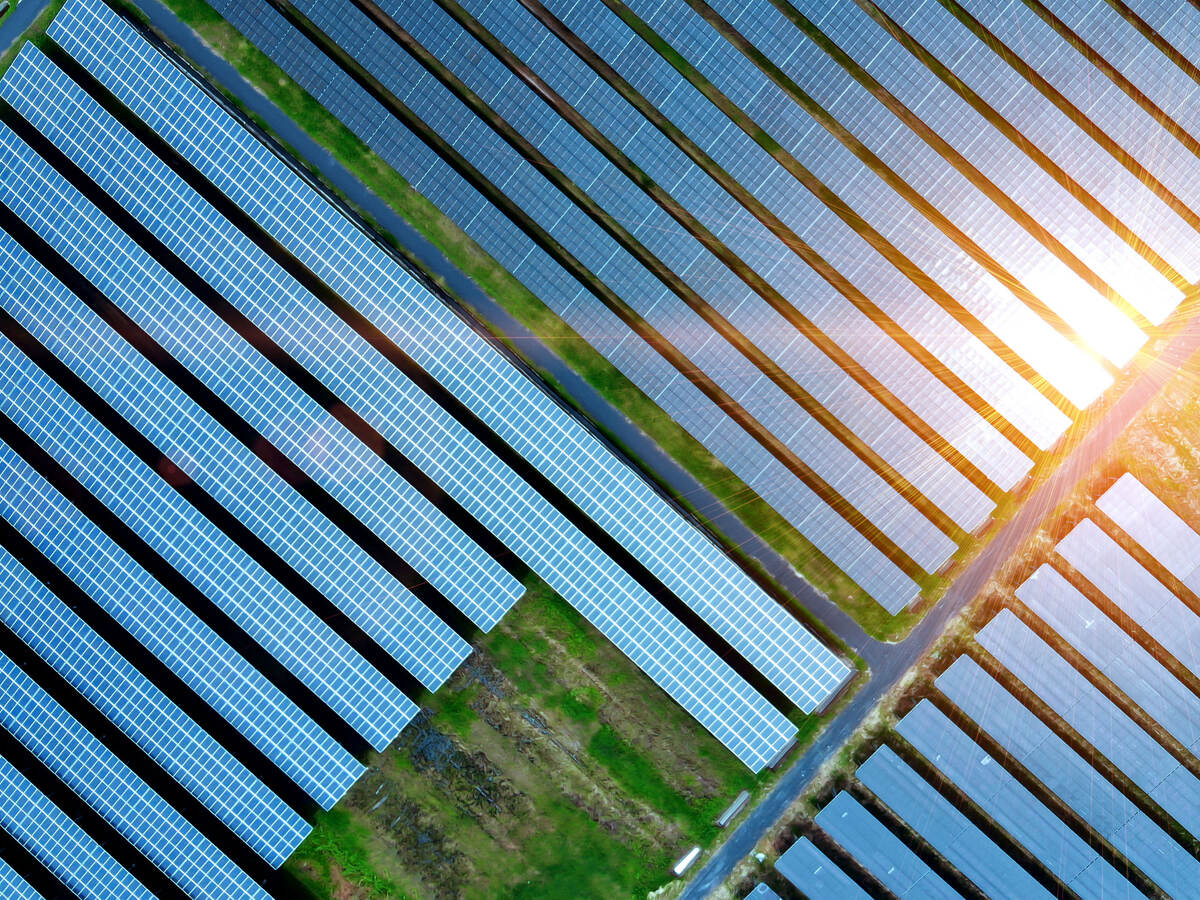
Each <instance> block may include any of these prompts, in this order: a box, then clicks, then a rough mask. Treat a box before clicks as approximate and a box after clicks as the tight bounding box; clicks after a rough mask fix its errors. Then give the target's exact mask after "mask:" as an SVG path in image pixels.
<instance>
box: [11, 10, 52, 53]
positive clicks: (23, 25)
mask: <svg viewBox="0 0 1200 900" xmlns="http://www.w3.org/2000/svg"><path fill="white" fill-rule="evenodd" d="M49 5H50V0H20V2H18V3H17V5H16V7H15V8H14V9H13V11H12V12H11V13H9V14H8V17H7V18H6V19H5V20H4V22H3V23H0V53H7V52H8V50H9V48H10V47H12V45H13V44H15V43H16V42H17V38H19V37H20V36H21V35H22V34H24V33H25V29H27V28H28V27H29V26H30V25H32V24H33V20H34V19H36V18H37V17H38V16H40V15H41V14H42V10H44V9H45V8H46V7H47V6H49Z"/></svg>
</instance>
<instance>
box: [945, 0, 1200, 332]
mask: <svg viewBox="0 0 1200 900" xmlns="http://www.w3.org/2000/svg"><path fill="white" fill-rule="evenodd" d="M1092 5H1093V6H1099V5H1100V4H1092ZM962 8H963V9H964V10H966V11H967V12H968V13H970V14H971V15H973V16H974V17H975V18H976V19H978V20H979V21H980V22H981V23H982V24H983V25H984V27H986V28H987V29H989V30H990V31H991V32H992V33H993V34H996V35H998V36H999V37H1000V38H1001V40H1003V41H1005V43H1006V44H1007V45H1008V47H1009V48H1010V49H1011V50H1012V51H1013V52H1015V53H1017V54H1018V55H1019V57H1020V58H1021V60H1022V62H1023V63H1024V64H1026V65H1028V66H1029V67H1030V68H1031V70H1032V71H1034V72H1036V73H1037V74H1038V75H1040V76H1041V77H1042V78H1044V79H1046V81H1047V82H1048V84H1049V85H1050V87H1051V88H1052V89H1053V90H1055V91H1058V93H1059V95H1060V96H1061V97H1062V98H1063V99H1064V100H1066V101H1067V102H1068V103H1070V104H1073V106H1074V108H1075V109H1076V110H1078V111H1079V113H1081V114H1082V115H1084V116H1087V117H1088V118H1089V119H1090V120H1091V121H1092V122H1094V123H1095V124H1096V125H1097V126H1099V128H1100V130H1101V131H1102V132H1103V133H1104V134H1105V135H1107V136H1108V137H1109V138H1111V139H1112V140H1113V141H1115V142H1116V143H1117V145H1119V146H1120V148H1121V150H1122V151H1124V152H1125V153H1127V154H1129V156H1130V157H1131V158H1132V159H1133V160H1136V162H1137V164H1139V165H1141V166H1143V167H1145V169H1146V171H1147V172H1148V173H1149V174H1150V176H1152V177H1154V178H1157V179H1158V180H1159V181H1160V182H1161V183H1162V185H1163V186H1164V187H1165V188H1166V189H1167V190H1169V191H1171V192H1172V193H1173V194H1174V195H1175V196H1176V197H1177V198H1178V199H1179V200H1180V201H1181V202H1182V203H1183V204H1185V205H1186V206H1189V207H1191V208H1192V209H1193V210H1194V209H1196V208H1198V205H1197V203H1198V201H1200V188H1198V187H1197V185H1196V179H1195V178H1194V177H1193V176H1194V171H1195V168H1194V167H1195V165H1196V158H1195V157H1194V156H1193V155H1192V153H1191V151H1190V150H1188V149H1187V148H1186V147H1184V145H1183V144H1181V143H1179V142H1178V141H1176V140H1174V139H1173V138H1171V136H1170V135H1169V134H1168V133H1167V132H1165V131H1164V130H1163V128H1162V125H1161V124H1160V123H1159V122H1158V121H1156V120H1155V118H1154V116H1152V115H1151V114H1150V113H1149V112H1147V111H1146V110H1144V109H1142V108H1141V107H1140V106H1138V104H1137V103H1136V102H1135V101H1134V100H1133V98H1132V97H1130V96H1129V95H1128V94H1126V93H1125V92H1124V91H1122V90H1121V88H1120V87H1118V86H1117V85H1116V84H1115V83H1113V82H1112V81H1110V80H1109V79H1108V78H1107V77H1106V76H1105V75H1104V74H1103V73H1102V72H1101V71H1100V70H1099V69H1098V68H1097V67H1096V66H1094V65H1092V64H1091V63H1090V62H1088V60H1087V59H1086V58H1085V57H1084V56H1083V54H1081V53H1079V52H1078V51H1077V50H1076V49H1075V48H1074V47H1072V46H1071V45H1070V44H1068V43H1067V42H1066V41H1065V40H1063V38H1062V36H1060V35H1059V34H1058V33H1057V32H1056V31H1055V30H1054V29H1052V28H1051V27H1050V25H1049V24H1048V23H1047V22H1045V21H1043V20H1042V19H1041V18H1040V17H1039V16H1038V15H1037V13H1035V12H1034V11H1033V10H1032V9H1030V8H1028V7H1026V6H1024V5H1023V4H1011V5H1000V4H993V3H981V2H979V0H968V2H966V3H964V4H962ZM1129 39H1131V40H1134V41H1138V42H1141V41H1142V39H1141V38H1138V37H1136V36H1135V35H1129ZM1160 68H1169V67H1167V66H1162V67H1160ZM1019 103H1020V101H1016V100H1015V101H1014V105H1019ZM1029 137H1031V138H1034V139H1035V140H1036V137H1035V136H1034V135H1032V134H1031V135H1029ZM1057 140H1062V135H1061V134H1060V135H1058V137H1057ZM1080 140H1082V136H1081V137H1080ZM1059 161H1060V162H1061V164H1062V165H1063V166H1064V168H1066V169H1067V171H1068V173H1069V174H1071V175H1073V176H1074V177H1075V178H1076V180H1078V181H1079V182H1080V183H1081V184H1083V185H1084V187H1086V188H1088V189H1089V190H1090V191H1091V192H1092V194H1093V196H1094V197H1096V199H1097V200H1099V201H1100V202H1102V203H1105V204H1107V205H1108V207H1109V209H1111V210H1112V211H1113V212H1115V213H1116V214H1117V216H1118V217H1119V218H1120V219H1121V220H1122V221H1124V222H1125V223H1126V224H1127V225H1129V226H1130V227H1131V228H1132V229H1133V231H1134V233H1136V234H1137V235H1139V236H1140V237H1141V238H1142V239H1144V240H1145V241H1146V242H1147V243H1148V244H1149V245H1150V246H1151V247H1153V248H1154V250H1156V251H1157V252H1158V253H1159V254H1161V255H1162V257H1163V258H1164V259H1165V260H1166V261H1167V262H1168V263H1169V264H1170V265H1172V266H1174V267H1175V268H1176V269H1177V270H1178V271H1179V273H1180V274H1181V275H1182V276H1183V277H1184V278H1185V279H1187V280H1188V281H1189V282H1192V281H1196V280H1197V278H1200V247H1198V246H1197V244H1196V239H1195V234H1196V232H1195V230H1194V229H1193V228H1192V227H1191V226H1190V225H1188V223H1187V222H1186V221H1184V219H1183V218H1181V216H1180V215H1179V214H1178V213H1177V212H1174V211H1173V210H1171V209H1169V208H1168V207H1167V206H1166V205H1165V204H1164V203H1163V202H1161V201H1160V200H1159V199H1158V197H1156V196H1154V195H1153V194H1152V192H1151V189H1150V188H1149V187H1147V186H1146V185H1144V184H1142V183H1141V182H1140V181H1139V180H1138V179H1137V178H1136V177H1132V176H1130V175H1129V174H1128V173H1125V172H1121V173H1120V177H1113V174H1112V173H1113V172H1115V171H1116V170H1117V169H1119V168H1120V165H1119V164H1118V163H1117V162H1116V161H1115V160H1113V159H1108V158H1105V157H1104V156H1103V155H1100V154H1096V155H1093V154H1091V153H1081V152H1079V151H1078V149H1074V150H1073V151H1072V152H1071V153H1062V154H1060V156H1059ZM1100 232H1101V228H1094V229H1092V230H1091V231H1090V232H1089V233H1088V234H1087V237H1086V238H1084V236H1083V235H1079V236H1076V237H1075V240H1074V241H1073V242H1072V243H1073V244H1074V246H1073V247H1072V249H1074V250H1076V252H1078V253H1079V255H1080V257H1081V258H1083V259H1084V260H1086V261H1087V263H1088V264H1089V265H1091V266H1092V267H1093V268H1094V269H1095V271H1096V272H1097V273H1099V274H1100V275H1101V276H1102V277H1104V278H1105V280H1107V281H1108V283H1109V284H1111V285H1112V286H1113V287H1115V288H1116V289H1117V290H1119V291H1120V292H1121V293H1122V294H1124V295H1125V297H1126V298H1128V299H1129V301H1130V302H1131V303H1133V304H1134V305H1135V306H1137V307H1138V310H1139V311H1140V312H1141V313H1142V314H1143V315H1145V316H1146V317H1147V318H1148V319H1150V321H1151V322H1153V323H1154V324H1156V325H1157V324H1159V323H1160V322H1161V321H1162V320H1163V319H1164V318H1166V316H1167V314H1168V313H1170V312H1171V310H1173V309H1174V308H1175V306H1176V305H1177V304H1178V303H1179V301H1180V300H1181V299H1182V296H1181V294H1180V292H1179V291H1178V290H1174V289H1172V290H1164V289H1163V287H1165V286H1160V287H1157V288H1155V287H1151V285H1155V284H1159V279H1161V277H1162V276H1160V275H1157V273H1156V272H1155V271H1154V269H1153V268H1152V267H1151V266H1150V264H1149V263H1147V262H1145V261H1144V260H1141V259H1138V258H1137V256H1136V255H1135V253H1134V251H1133V249H1132V248H1131V247H1128V246H1125V247H1122V246H1121V245H1120V244H1119V243H1118V242H1117V240H1116V238H1115V235H1114V236H1113V238H1111V239H1109V238H1106V236H1105V235H1103V234H1102V233H1100ZM1097 238H1098V239H1097Z"/></svg>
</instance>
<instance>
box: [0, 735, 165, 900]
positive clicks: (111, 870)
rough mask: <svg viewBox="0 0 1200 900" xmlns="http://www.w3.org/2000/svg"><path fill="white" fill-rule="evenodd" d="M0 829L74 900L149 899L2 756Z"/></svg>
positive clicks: (138, 886) (131, 878)
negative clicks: (40, 865) (41, 866)
mask: <svg viewBox="0 0 1200 900" xmlns="http://www.w3.org/2000/svg"><path fill="white" fill-rule="evenodd" d="M0 827H3V828H4V830H5V831H7V832H8V833H9V834H10V835H12V837H13V838H14V839H15V840H17V841H18V842H19V843H20V844H21V846H23V847H24V848H25V849H26V850H28V851H29V852H30V853H31V854H32V855H33V856H34V857H35V858H37V860H38V861H39V862H41V863H42V865H44V866H45V867H46V868H47V869H49V870H50V871H51V872H52V873H54V875H55V876H56V877H57V878H58V879H59V880H60V881H61V882H62V883H63V884H64V885H66V887H67V888H69V889H70V890H72V891H74V892H75V894H76V895H77V896H78V897H79V898H80V900H154V895H153V894H151V893H150V892H149V891H148V890H146V888H145V887H144V886H143V885H142V883H141V882H140V881H138V880H137V879H136V878H134V877H133V876H132V875H130V874H129V872H128V871H126V870H125V869H124V868H123V867H122V866H121V865H120V864H119V863H118V862H117V861H116V860H115V859H113V858H112V857H111V856H110V855H109V854H108V851H107V850H105V849H104V848H103V847H101V846H100V845H99V844H97V843H96V841H95V840H93V839H92V838H91V837H90V836H89V835H88V834H87V832H85V831H84V830H83V829H82V828H80V827H79V826H78V825H77V824H75V822H74V821H72V820H71V818H70V817H69V816H67V815H66V814H65V813H64V812H63V811H62V810H61V809H59V808H58V807H57V806H55V805H54V804H53V803H51V802H50V800H49V799H48V798H47V797H46V795H45V794H43V793H42V792H41V791H40V790H38V789H37V788H36V787H35V786H34V785H33V784H32V783H31V782H30V781H29V779H28V778H26V777H25V776H24V775H22V774H21V773H20V772H19V771H17V769H16V767H15V766H13V764H12V763H10V762H9V761H8V760H7V759H5V758H3V757H0Z"/></svg>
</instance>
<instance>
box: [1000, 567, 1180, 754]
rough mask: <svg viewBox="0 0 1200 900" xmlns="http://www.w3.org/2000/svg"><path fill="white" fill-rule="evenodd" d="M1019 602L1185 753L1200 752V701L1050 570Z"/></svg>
mask: <svg viewBox="0 0 1200 900" xmlns="http://www.w3.org/2000/svg"><path fill="white" fill-rule="evenodd" d="M1017 599H1019V600H1020V601H1021V602H1022V603H1024V604H1025V605H1026V606H1027V607H1029V609H1030V610H1032V611H1033V613H1034V614H1035V615H1037V616H1038V617H1040V618H1041V619H1042V620H1043V621H1044V622H1045V623H1046V624H1047V625H1049V626H1050V627H1051V628H1052V629H1053V630H1054V631H1056V632H1058V634H1059V635H1060V636H1061V637H1062V638H1063V640H1065V641H1066V642H1067V643H1068V644H1070V645H1071V646H1073V647H1074V648H1075V649H1076V650H1078V651H1079V653H1080V654H1081V655H1082V656H1083V657H1084V659H1086V660H1088V662H1090V663H1091V664H1092V665H1094V666H1095V667H1096V668H1097V669H1099V670H1100V671H1101V672H1103V673H1104V675H1106V676H1107V677H1108V678H1109V679H1111V680H1112V682H1113V683H1114V684H1115V685H1116V686H1117V687H1118V688H1120V689H1121V690H1122V691H1124V692H1125V693H1126V694H1128V695H1129V699H1131V700H1132V701H1133V702H1134V703H1136V704H1137V705H1138V706H1140V707H1141V708H1142V709H1143V710H1145V711H1146V712H1147V713H1149V714H1150V716H1151V718H1153V719H1156V720H1157V721H1158V723H1159V724H1160V725H1161V726H1162V727H1163V728H1165V729H1166V730H1167V731H1168V732H1169V733H1170V734H1171V735H1173V736H1174V737H1175V739H1176V740H1178V741H1179V742H1180V743H1182V744H1183V745H1184V746H1185V747H1193V748H1194V747H1200V699H1197V697H1196V695H1195V694H1193V693H1192V692H1191V691H1190V690H1188V689H1187V688H1186V687H1184V686H1183V685H1182V684H1181V683H1180V682H1179V680H1178V679H1177V678H1176V677H1175V676H1174V675H1172V674H1171V673H1170V671H1169V670H1167V669H1166V668H1165V667H1164V666H1163V665H1162V663H1160V662H1159V661H1158V660H1156V659H1155V658H1154V657H1153V656H1151V655H1150V654H1149V653H1147V652H1146V651H1145V650H1144V649H1143V648H1142V647H1141V645H1139V644H1137V643H1136V642H1134V640H1133V639H1132V638H1131V637H1129V635H1128V634H1126V633H1125V632H1124V631H1122V630H1121V629H1120V628H1119V627H1118V626H1117V625H1116V624H1114V623H1113V621H1112V620H1111V619H1108V618H1106V617H1105V615H1104V613H1102V612H1100V610H1098V609H1096V607H1095V606H1093V605H1092V604H1091V603H1090V602H1089V601H1088V600H1087V598H1086V597H1084V596H1083V594H1081V593H1079V592H1078V591H1077V590H1075V588H1074V587H1072V586H1071V583H1070V582H1068V581H1067V580H1066V579H1065V578H1063V577H1062V576H1061V575H1059V574H1058V572H1056V571H1054V570H1053V569H1051V568H1050V567H1049V566H1041V567H1040V568H1039V569H1038V570H1037V571H1036V572H1034V574H1033V576H1032V577H1031V578H1029V579H1028V580H1027V581H1026V582H1025V583H1024V584H1022V585H1021V586H1020V587H1019V588H1017Z"/></svg>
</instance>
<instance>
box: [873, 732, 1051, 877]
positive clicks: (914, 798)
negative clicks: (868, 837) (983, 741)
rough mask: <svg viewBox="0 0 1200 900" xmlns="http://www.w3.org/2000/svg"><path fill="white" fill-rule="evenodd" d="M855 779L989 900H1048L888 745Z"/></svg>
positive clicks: (1003, 854) (983, 835)
mask: <svg viewBox="0 0 1200 900" xmlns="http://www.w3.org/2000/svg"><path fill="white" fill-rule="evenodd" d="M856 775H857V777H858V780H859V781H861V782H862V783H863V784H864V785H866V786H867V788H868V789H869V790H870V791H871V792H872V793H873V794H874V795H875V796H876V797H878V798H879V799H880V800H881V801H883V803H884V804H885V805H886V806H887V807H888V808H889V809H891V811H892V812H894V813H895V814H896V815H897V816H899V817H900V818H901V819H903V820H904V821H905V822H907V823H908V824H909V825H910V826H911V827H912V828H913V829H914V830H915V831H916V832H917V834H919V835H921V837H923V838H924V839H925V840H926V841H928V842H929V844H930V846H932V847H933V849H934V850H936V851H937V852H938V853H940V854H941V855H942V856H943V857H945V858H946V860H947V861H948V862H949V863H950V864H951V865H953V866H954V867H955V868H957V869H958V870H959V871H960V872H962V874H963V875H965V876H967V878H969V879H970V880H971V881H973V882H974V883H975V885H976V886H977V887H979V888H980V889H981V890H982V891H983V893H984V894H985V895H986V896H988V897H990V898H992V900H1051V896H1052V895H1051V894H1050V892H1049V891H1047V890H1046V889H1045V888H1044V887H1042V886H1041V884H1039V883H1038V882H1037V880H1036V879H1034V877H1033V876H1032V875H1030V874H1029V873H1028V872H1026V871H1025V870H1024V869H1023V868H1021V866H1020V865H1018V864H1017V863H1016V862H1015V861H1014V860H1013V859H1012V858H1011V857H1010V856H1009V855H1008V854H1007V853H1005V852H1004V851H1003V850H1001V849H1000V848H999V847H997V846H996V845H995V844H994V843H993V842H992V840H991V839H990V838H989V837H987V835H985V834H984V833H983V832H982V831H980V830H979V829H978V828H977V827H976V826H975V825H974V824H972V823H971V821H970V820H969V819H968V818H967V817H966V816H965V815H963V814H962V813H961V812H960V811H959V810H958V809H956V808H955V806H954V804H952V803H951V802H950V801H949V800H947V799H946V798H945V797H943V796H942V795H941V794H939V793H938V792H937V791H935V790H934V789H933V788H932V787H930V786H929V784H927V783H926V782H925V781H922V780H921V777H920V776H919V775H917V773H916V772H914V771H913V770H912V769H911V768H909V766H908V764H907V763H905V762H904V760H902V759H901V758H900V757H899V756H897V755H896V753H895V751H893V750H892V749H891V748H890V747H887V746H883V747H880V748H879V749H878V750H876V751H875V752H874V753H873V754H871V758H870V759H868V760H867V761H866V762H865V763H863V764H862V765H861V766H859V767H858V771H857V772H856Z"/></svg>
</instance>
